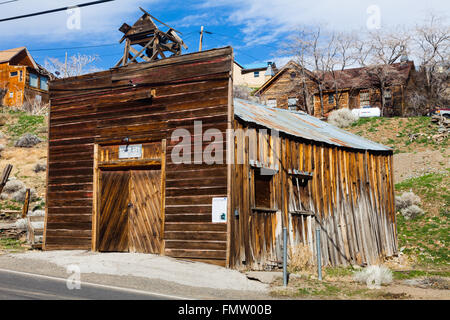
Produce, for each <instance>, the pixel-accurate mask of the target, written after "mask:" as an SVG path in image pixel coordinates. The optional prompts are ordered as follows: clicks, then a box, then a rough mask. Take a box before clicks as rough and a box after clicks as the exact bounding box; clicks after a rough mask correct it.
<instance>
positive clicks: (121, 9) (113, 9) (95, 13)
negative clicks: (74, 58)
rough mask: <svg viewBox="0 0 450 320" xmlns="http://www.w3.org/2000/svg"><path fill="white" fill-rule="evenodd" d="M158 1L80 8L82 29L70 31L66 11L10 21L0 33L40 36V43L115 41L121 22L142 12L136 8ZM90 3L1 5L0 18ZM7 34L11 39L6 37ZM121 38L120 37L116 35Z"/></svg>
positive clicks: (43, 0) (123, 0)
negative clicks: (93, 40)
mask: <svg viewBox="0 0 450 320" xmlns="http://www.w3.org/2000/svg"><path fill="white" fill-rule="evenodd" d="M157 1H158V0H150V1H149V0H146V1H144V0H116V1H113V2H107V3H103V4H98V5H94V6H90V7H83V8H80V10H81V29H79V30H78V29H72V30H71V29H69V28H68V27H67V20H68V18H69V17H70V15H69V14H68V13H67V12H65V11H62V12H57V13H51V14H46V15H41V16H36V17H30V18H25V19H19V20H13V21H7V22H2V23H0V25H1V28H2V30H12V31H13V32H2V38H4V39H5V38H6V39H7V38H8V37H11V38H17V37H20V36H29V37H40V38H39V39H40V41H41V42H51V41H56V40H58V39H59V40H61V39H63V40H74V41H76V40H83V41H84V42H86V43H89V42H92V38H95V39H96V41H99V40H100V41H105V40H106V39H107V41H108V42H115V41H116V40H117V37H118V36H116V37H112V38H111V35H114V34H115V33H117V32H118V31H117V30H118V28H119V27H120V26H121V25H122V23H124V22H128V23H133V22H134V21H135V20H137V18H138V17H139V15H140V14H141V12H140V11H139V10H138V7H139V6H142V7H144V8H145V7H146V6H148V4H150V3H154V2H157ZM86 2H89V1H87V0H85V1H83V0H75V1H74V0H71V1H69V0H40V1H23V0H22V1H18V2H13V3H11V4H5V5H2V6H1V13H0V19H1V18H6V17H13V16H18V15H23V14H29V13H34V12H40V11H45V10H50V9H55V8H61V7H65V6H72V5H76V4H80V3H86ZM8 35H10V36H8ZM118 35H119V36H120V34H118Z"/></svg>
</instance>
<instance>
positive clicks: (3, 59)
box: [0, 47, 38, 69]
mask: <svg viewBox="0 0 450 320" xmlns="http://www.w3.org/2000/svg"><path fill="white" fill-rule="evenodd" d="M23 51H25V52H26V54H27V55H28V57H29V58H30V61H31V63H32V64H33V67H34V68H35V69H38V65H37V64H36V62H35V61H34V59H33V57H32V56H31V54H30V53H29V52H28V50H27V48H26V47H19V48H14V49H8V50H3V51H0V63H7V62H10V61H11V60H13V59H14V58H15V57H16V56H18V55H19V54H20V53H22V52H23Z"/></svg>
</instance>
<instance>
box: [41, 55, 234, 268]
mask: <svg viewBox="0 0 450 320" xmlns="http://www.w3.org/2000/svg"><path fill="white" fill-rule="evenodd" d="M232 55H233V54H232V49H231V48H224V49H217V50H211V51H204V52H201V53H195V54H190V55H184V56H179V57H174V58H170V59H164V60H161V61H156V62H152V63H148V64H147V63H145V64H136V65H129V66H127V67H123V68H118V69H111V70H109V71H105V72H100V73H95V74H90V75H85V76H80V77H76V78H68V79H64V80H57V81H54V82H51V84H50V93H51V110H50V127H49V136H50V138H49V177H48V195H47V199H48V204H47V205H48V222H47V232H46V249H48V250H51V249H75V248H77V249H90V248H91V241H92V211H93V194H94V192H95V190H93V188H94V187H93V185H94V184H93V179H94V145H96V144H98V145H100V146H108V145H120V144H124V143H123V140H124V138H129V143H131V144H133V143H146V142H158V143H160V144H161V141H162V140H163V139H167V150H162V151H163V152H167V156H166V157H165V158H164V159H162V161H161V162H164V163H165V173H164V177H165V181H164V182H165V185H166V188H165V190H164V191H165V198H164V202H165V205H164V208H165V216H164V217H163V219H164V226H163V228H164V235H163V240H164V243H163V244H162V245H164V246H165V254H167V255H169V256H173V257H179V258H189V259H191V258H192V259H204V260H205V261H209V262H214V263H217V264H221V265H224V264H225V259H226V225H225V224H220V225H214V224H212V223H211V204H212V198H213V197H215V196H218V197H226V195H227V168H226V164H216V165H211V166H210V165H194V164H192V165H189V164H177V163H174V162H173V161H172V157H171V152H172V150H173V149H174V146H175V145H176V144H177V143H178V142H179V141H172V140H171V135H172V132H173V131H174V130H175V129H177V128H183V129H186V130H188V131H189V132H190V133H191V134H194V126H193V125H194V121H202V124H203V129H204V130H207V129H208V128H215V129H219V130H221V131H222V132H225V130H226V129H227V116H228V101H229V97H228V96H229V79H230V72H231V67H232V60H233V58H232ZM194 152H196V151H194V150H193V153H194ZM164 154H166V153H164ZM191 155H192V154H191ZM99 161H101V159H99ZM119 167H120V166H119ZM99 241H101V239H99Z"/></svg>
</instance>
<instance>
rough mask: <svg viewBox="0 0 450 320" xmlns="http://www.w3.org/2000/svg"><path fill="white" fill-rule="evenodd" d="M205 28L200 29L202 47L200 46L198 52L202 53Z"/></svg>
mask: <svg viewBox="0 0 450 320" xmlns="http://www.w3.org/2000/svg"><path fill="white" fill-rule="evenodd" d="M203 30H204V29H203V26H202V28H201V29H200V46H199V48H198V51H202V48H203Z"/></svg>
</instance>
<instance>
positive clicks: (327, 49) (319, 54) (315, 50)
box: [311, 27, 337, 117]
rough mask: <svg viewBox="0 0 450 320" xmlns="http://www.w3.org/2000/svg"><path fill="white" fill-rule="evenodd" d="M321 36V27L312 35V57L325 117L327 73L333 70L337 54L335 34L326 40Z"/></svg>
mask: <svg viewBox="0 0 450 320" xmlns="http://www.w3.org/2000/svg"><path fill="white" fill-rule="evenodd" d="M321 34H322V33H321V29H320V27H318V28H317V29H316V31H315V32H313V33H312V46H311V56H312V63H313V67H314V74H315V75H316V82H317V86H318V89H319V99H320V116H321V117H323V116H324V113H325V110H324V102H323V92H324V90H325V78H326V76H327V72H328V71H329V70H330V68H332V67H331V66H332V65H333V61H334V59H335V57H336V55H337V53H336V48H335V46H334V42H335V34H332V35H331V36H330V37H329V39H325V37H322V36H321Z"/></svg>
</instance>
